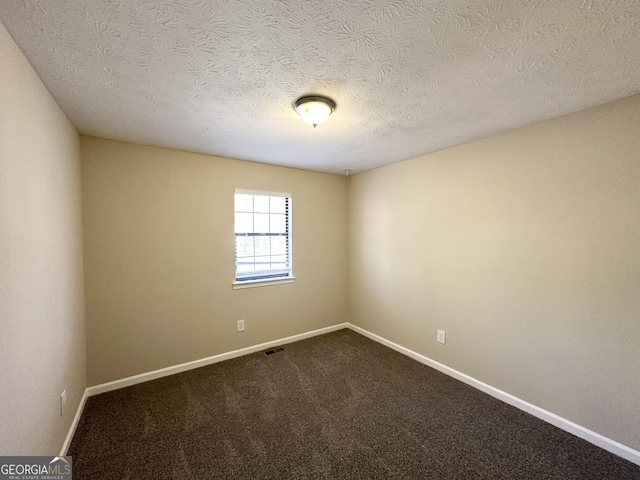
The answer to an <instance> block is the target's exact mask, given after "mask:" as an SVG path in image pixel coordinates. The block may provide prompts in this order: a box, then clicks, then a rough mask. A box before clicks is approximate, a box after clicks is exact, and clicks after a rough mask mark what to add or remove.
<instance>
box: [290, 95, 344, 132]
mask: <svg viewBox="0 0 640 480" xmlns="http://www.w3.org/2000/svg"><path fill="white" fill-rule="evenodd" d="M293 108H295V110H296V112H298V114H299V115H300V116H301V117H302V119H303V120H304V121H305V122H307V123H309V124H311V125H313V128H316V127H317V126H318V125H320V124H321V123H324V122H326V121H327V118H329V115H331V113H332V112H333V111H334V110H335V109H336V103H335V102H334V101H333V100H331V99H329V98H326V97H317V96H312V97H302V98H299V99H298V100H296V103H294V104H293Z"/></svg>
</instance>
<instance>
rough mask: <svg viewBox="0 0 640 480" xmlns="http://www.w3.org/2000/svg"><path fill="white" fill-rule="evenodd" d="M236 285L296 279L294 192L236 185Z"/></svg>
mask: <svg viewBox="0 0 640 480" xmlns="http://www.w3.org/2000/svg"><path fill="white" fill-rule="evenodd" d="M234 203H235V233H236V283H235V284H236V285H239V284H242V283H253V282H265V281H281V280H286V279H293V275H292V273H291V195H290V194H288V193H276V192H259V191H253V190H241V189H236V193H235V202H234Z"/></svg>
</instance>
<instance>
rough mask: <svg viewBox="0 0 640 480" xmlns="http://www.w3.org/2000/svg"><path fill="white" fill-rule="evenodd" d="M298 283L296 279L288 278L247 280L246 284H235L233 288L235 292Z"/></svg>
mask: <svg viewBox="0 0 640 480" xmlns="http://www.w3.org/2000/svg"><path fill="white" fill-rule="evenodd" d="M295 281H296V277H286V278H277V279H274V278H269V279H265V280H247V281H245V282H233V286H232V288H233V289H234V290H242V289H244V288H255V287H268V286H270V285H280V284H282V283H294V282H295Z"/></svg>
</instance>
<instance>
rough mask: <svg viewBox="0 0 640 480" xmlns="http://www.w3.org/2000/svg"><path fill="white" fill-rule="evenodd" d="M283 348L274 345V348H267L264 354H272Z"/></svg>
mask: <svg viewBox="0 0 640 480" xmlns="http://www.w3.org/2000/svg"><path fill="white" fill-rule="evenodd" d="M283 350H284V347H274V348H270V349H269V350H267V351H266V352H264V354H265V355H273V354H274V353H278V352H282V351H283Z"/></svg>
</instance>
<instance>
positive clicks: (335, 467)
mask: <svg viewBox="0 0 640 480" xmlns="http://www.w3.org/2000/svg"><path fill="white" fill-rule="evenodd" d="M69 455H72V456H73V478H74V480H83V479H136V480H139V479H164V478H167V479H194V480H195V479H207V478H224V479H243V478H247V479H259V478H269V479H289V478H295V479H304V478H309V479H317V478H331V479H342V478H363V479H364V478H420V479H423V478H424V479H444V478H446V479H476V478H486V479H510V480H512V479H525V478H526V479H536V480H539V479H581V480H584V479H598V480H601V479H617V480H620V479H640V466H636V465H634V464H632V463H630V462H627V461H625V460H623V459H621V458H619V457H616V456H615V455H612V454H610V453H608V452H606V451H604V450H602V449H599V448H597V447H595V446H593V445H591V444H589V443H587V442H585V441H583V440H581V439H579V438H577V437H574V436H573V435H570V434H568V433H566V432H564V431H562V430H560V429H557V428H555V427H553V426H551V425H549V424H547V423H545V422H543V421H541V420H538V419H537V418H535V417H533V416H531V415H528V414H526V413H524V412H521V411H520V410H517V409H515V408H513V407H511V406H509V405H506V404H504V403H502V402H500V401H498V400H496V399H494V398H492V397H490V396H488V395H485V394H483V393H481V392H479V391H478V390H476V389H474V388H472V387H469V386H467V385H465V384H463V383H460V382H458V381H456V380H453V379H451V378H450V377H447V376H446V375H443V374H441V373H439V372H437V371H435V370H433V369H431V368H429V367H426V366H424V365H422V364H420V363H418V362H416V361H414V360H411V359H409V358H407V357H405V356H403V355H401V354H399V353H397V352H395V351H393V350H391V349H388V348H386V347H384V346H382V345H379V344H377V343H375V342H373V341H371V340H369V339H367V338H365V337H363V336H361V335H358V334H357V333H354V332H352V331H350V330H340V331H338V332H334V333H330V334H327V335H323V336H319V337H315V338H311V339H308V340H303V341H300V342H296V343H293V344H289V345H286V346H285V349H284V351H280V352H277V353H274V354H272V355H268V356H267V355H265V354H264V353H256V354H252V355H247V356H245V357H241V358H237V359H234V360H229V361H226V362H222V363H218V364H215V365H211V366H208V367H203V368H199V369H197V370H192V371H189V372H185V373H182V374H178V375H174V376H171V377H166V378H163V379H159V380H155V381H152V382H147V383H143V384H140V385H135V386H132V387H128V388H124V389H121V390H117V391H114V392H109V393H105V394H102V395H98V396H95V397H91V398H89V400H88V402H87V405H86V407H85V410H84V413H83V415H82V419H81V421H80V424H79V426H78V429H77V432H76V435H75V437H74V439H73V442H72V444H71V447H70V450H69Z"/></svg>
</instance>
